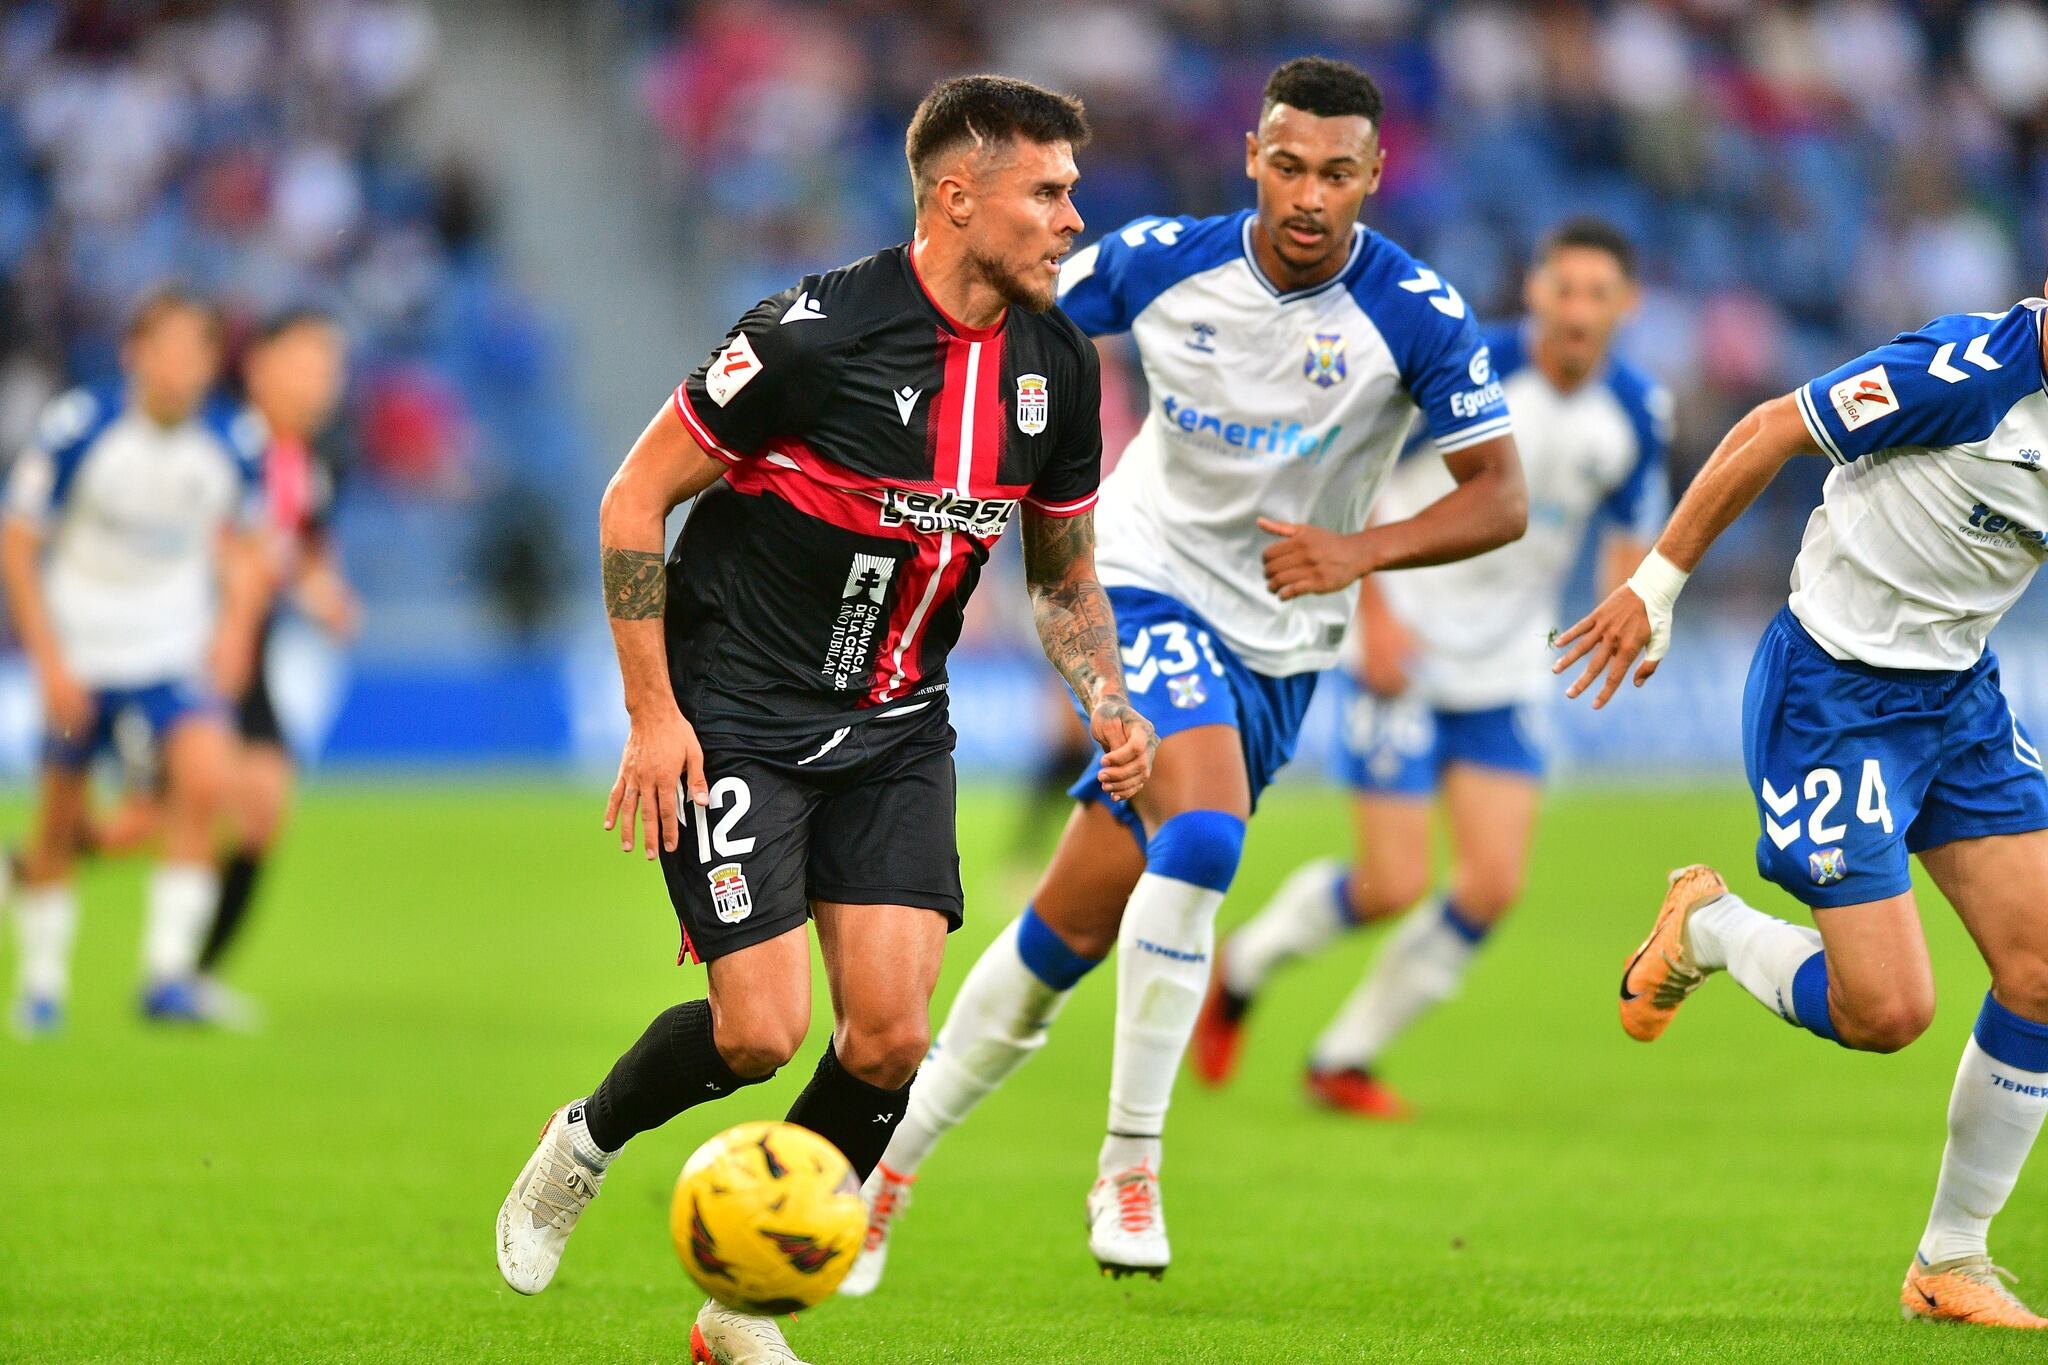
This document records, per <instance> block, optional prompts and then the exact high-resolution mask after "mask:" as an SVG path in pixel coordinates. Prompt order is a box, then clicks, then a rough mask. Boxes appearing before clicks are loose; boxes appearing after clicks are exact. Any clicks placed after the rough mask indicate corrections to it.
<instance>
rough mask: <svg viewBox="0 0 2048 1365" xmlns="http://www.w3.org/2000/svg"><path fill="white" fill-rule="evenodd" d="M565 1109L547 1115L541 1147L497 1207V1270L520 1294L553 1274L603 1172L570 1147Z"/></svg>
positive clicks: (543, 1286) (537, 1289) (544, 1283)
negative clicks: (582, 1159) (583, 1159)
mask: <svg viewBox="0 0 2048 1365" xmlns="http://www.w3.org/2000/svg"><path fill="white" fill-rule="evenodd" d="M569 1109H570V1106H568V1105H563V1106H562V1107H561V1108H560V1109H557V1110H556V1111H555V1112H554V1113H553V1114H552V1115H550V1116H549V1118H548V1122H547V1126H546V1127H545V1128H543V1129H541V1130H540V1146H538V1147H536V1148H534V1149H533V1155H532V1156H531V1157H529V1158H528V1159H527V1162H526V1169H525V1170H523V1171H521V1172H520V1173H519V1178H518V1179H517V1180H515V1181H513V1182H512V1192H511V1193H510V1194H508V1195H506V1196H505V1202H504V1203H503V1204H502V1205H500V1206H499V1208H498V1273H499V1274H500V1275H503V1276H504V1277H505V1283H506V1284H509V1285H511V1286H512V1287H513V1288H514V1289H516V1290H518V1291H519V1292H520V1293H522V1294H538V1293H540V1291H541V1290H543V1289H546V1288H547V1287H548V1281H549V1280H552V1279H553V1278H555V1268H556V1267H557V1266H559V1265H561V1264H562V1248H564V1247H566V1246H567V1245H568V1244H569V1234H570V1233H572V1232H574V1231H575V1230H576V1220H577V1219H578V1218H581V1217H582V1216H583V1210H584V1208H585V1206H587V1205H588V1204H589V1203H590V1201H591V1200H593V1199H595V1198H597V1191H598V1188H599V1187H600V1186H602V1185H603V1184H604V1172H603V1171H598V1170H592V1169H591V1168H590V1167H589V1166H587V1165H585V1164H584V1163H583V1162H582V1161H579V1160H578V1159H577V1157H576V1153H575V1152H574V1151H573V1150H572V1149H571V1148H570V1146H569V1132H568V1125H569V1118H568V1114H569Z"/></svg>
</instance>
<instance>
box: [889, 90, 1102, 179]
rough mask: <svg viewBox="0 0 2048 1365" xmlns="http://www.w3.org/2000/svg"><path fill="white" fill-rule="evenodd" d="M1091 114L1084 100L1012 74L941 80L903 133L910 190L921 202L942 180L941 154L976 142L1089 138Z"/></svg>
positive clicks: (1081, 140) (1077, 140)
mask: <svg viewBox="0 0 2048 1365" xmlns="http://www.w3.org/2000/svg"><path fill="white" fill-rule="evenodd" d="M1088 136H1089V134H1088V113H1087V110H1085V109H1084V108H1082V106H1081V101H1080V100H1078V99H1075V98H1074V97H1073V96H1072V95H1063V94H1061V93H1059V92H1058V91H1057V90H1047V89H1046V88H1045V87H1043V86H1038V85H1033V84H1031V82H1029V81H1020V80H1014V79H1012V78H1010V77H1008V76H955V77H953V78H952V79H951V80H944V81H940V82H939V83H938V84H937V85H935V86H933V87H932V88H931V93H929V94H927V95H926V96H925V97H924V98H923V99H922V100H920V101H919V102H918V106H917V112H916V113H914V114H912V115H911V116H910V129H909V131H908V132H906V133H905V134H904V137H903V154H904V156H905V157H906V158H907V159H908V160H909V162H910V190H911V195H912V197H913V198H914V200H915V201H916V203H917V204H918V206H919V207H922V206H923V205H924V196H925V192H926V191H927V190H929V189H930V188H931V187H932V186H933V185H934V184H936V183H938V181H937V176H936V175H935V174H934V171H935V168H936V166H937V164H938V162H939V160H940V158H941V157H942V156H944V155H945V154H946V153H948V152H952V151H956V150H958V149H959V148H960V146H961V145H962V144H965V143H971V142H977V141H979V142H987V143H997V142H1008V141H1012V140H1015V139H1020V138H1021V139H1023V140H1025V141H1029V142H1065V143H1069V144H1071V145H1072V146H1074V147H1080V146H1082V145H1084V144H1085V143H1086V142H1087V141H1088Z"/></svg>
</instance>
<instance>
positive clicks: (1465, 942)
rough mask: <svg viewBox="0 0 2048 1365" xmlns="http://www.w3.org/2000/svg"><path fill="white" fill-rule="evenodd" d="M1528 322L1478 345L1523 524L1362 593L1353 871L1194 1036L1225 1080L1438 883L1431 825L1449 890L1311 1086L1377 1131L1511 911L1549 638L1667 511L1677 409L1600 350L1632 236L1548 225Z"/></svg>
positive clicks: (1328, 1048)
mask: <svg viewBox="0 0 2048 1365" xmlns="http://www.w3.org/2000/svg"><path fill="white" fill-rule="evenodd" d="M1524 297H1525V299H1526V302H1527V304H1528V308H1529V316H1528V319H1527V320H1526V322H1524V323H1523V324H1522V325H1520V326H1507V327H1499V328H1494V329H1490V330H1489V331H1488V332H1486V333H1485V334H1484V335H1485V337H1486V341H1487V350H1488V352H1489V353H1490V355H1491V356H1492V361H1493V368H1494V372H1495V373H1496V374H1498V375H1499V376H1500V378H1501V382H1502V384H1503V385H1504V386H1505V388H1506V390H1507V399H1508V404H1509V406H1510V407H1511V408H1512V409H1513V410H1514V414H1515V433H1516V444H1517V446H1518V448H1519V449H1520V451H1521V455H1522V468H1523V473H1524V476H1525V478H1526V479H1527V481H1528V486H1529V530H1528V533H1527V534H1526V535H1524V536H1523V537H1522V538H1521V539H1520V540H1518V541H1516V542H1515V543H1514V544H1512V545H1504V546H1502V547H1501V548H1500V549H1498V550H1495V551H1493V552H1492V553H1490V554H1485V555H1480V556H1478V557H1477V558H1475V559H1468V560H1465V561H1463V562H1461V563H1457V564H1444V565H1439V566H1437V567H1435V568H1429V569H1414V570H1411V571H1409V572H1407V573H1399V574H1388V575H1386V576H1384V577H1378V576H1376V577H1374V578H1371V579H1368V580H1367V581H1366V583H1365V585H1364V590H1363V592H1362V593H1361V595H1360V602H1359V606H1360V611H1359V623H1358V629H1357V632H1356V634H1357V635H1358V636H1360V637H1362V641H1361V643H1362V645H1363V653H1364V659H1363V664H1364V667H1363V672H1362V675H1361V676H1360V678H1359V680H1358V681H1356V682H1352V681H1350V680H1349V678H1348V676H1347V673H1346V671H1340V672H1339V675H1338V676H1339V678H1340V679H1343V680H1344V682H1345V683H1346V684H1347V685H1346V686H1345V690H1344V711H1343V716H1344V720H1343V724H1342V726H1341V732H1342V752H1341V755H1340V760H1339V762H1340V767H1341V770H1342V772H1343V774H1344V776H1345V778H1346V780H1347V781H1348V782H1349V784H1350V786H1351V788H1352V790H1353V792H1354V793H1355V797H1354V800H1353V802H1352V807H1353V813H1354V817H1355V820H1354V823H1355V828H1356V830H1357V850H1358V861H1357V863H1356V864H1355V865H1354V866H1352V867H1348V868H1347V867H1344V866H1342V865H1341V864H1339V863H1338V862H1337V861H1336V860H1334V859H1324V860H1320V861H1317V862H1313V863H1310V864H1308V865H1307V866H1306V867H1303V868H1301V869H1300V870H1299V871H1297V872H1296V873H1295V874H1294V875H1293V876H1292V877H1290V878H1289V879H1288V880H1287V881H1286V882H1285V883H1284V884H1283V885H1282V886H1281V887H1280V889H1279V891H1278V892H1277V893H1276V894H1275V895H1274V897H1273V899H1272V900H1271V901H1270V902H1268V903H1267V905H1266V906H1265V907H1264V908H1263V909H1262V910H1260V912H1259V913H1258V914H1257V915H1256V916H1254V917H1253V918H1252V919H1251V920H1250V921H1249V922H1247V923H1246V924H1245V925H1244V926H1243V927H1241V928H1240V929H1238V930H1237V931H1236V932H1235V933H1233V934H1232V935H1231V936H1230V937H1229V939H1228V940H1226V941H1225V942H1224V944H1223V945H1222V947H1221V949H1220V950H1219V953H1218V958H1219V962H1220V967H1219V969H1218V971H1217V973H1216V979H1215V982H1214V984H1213V986H1212V987H1211V990H1210V994H1209V999H1208V1003H1207V1004H1206V1005H1205V1006H1204V1007H1203V1010H1202V1017H1201V1020H1200V1022H1199V1023H1198V1024H1197V1025H1196V1030H1195V1046H1194V1053H1193V1058H1192V1060H1193V1063H1194V1066H1195V1070H1196V1073H1197V1074H1198V1075H1199V1076H1201V1078H1202V1079H1203V1080H1205V1081H1207V1082H1209V1083H1210V1084H1212V1085H1216V1084H1221V1083H1223V1082H1224V1081H1226V1080H1228V1079H1229V1077H1230V1075H1231V1073H1232V1071H1233V1069H1234V1067H1235V1064H1236V1060H1237V1057H1238V1052H1239V1048H1240V1046H1241V1043H1242V1038H1243V1024H1244V1020H1245V1018H1246V1015H1247V1012H1248V1010H1249V1009H1250V1007H1251V1004H1252V1001H1253V999H1254V997H1255V996H1256V995H1258V993H1259V992H1260V991H1261V990H1262V988H1264V987H1265V985H1266V983H1267V981H1268V978H1269V976H1270V974H1271V973H1272V972H1273V970H1274V969H1275V968H1276V967H1278V966H1279V965H1281V964H1282V963H1283V962H1286V961H1289V960H1291V959H1295V958H1300V957H1306V956H1309V955H1311V954H1314V953H1316V952H1319V951H1321V950H1322V949H1323V948H1325V947H1327V946H1329V945H1330V944H1331V943H1334V942H1335V941H1336V940H1337V939H1338V937H1339V936H1340V935H1341V934H1343V933H1344V932H1345V931H1346V930H1348V929H1351V928H1353V927H1356V926H1358V925H1362V924H1372V923H1378V922H1383V921H1385V920H1388V919H1391V918H1393V917H1394V916H1397V915H1401V914H1403V912H1406V911H1408V910H1409V908H1410V907H1411V906H1417V902H1420V901H1422V900H1423V897H1424V893H1425V892H1427V891H1428V889H1429V878H1430V830H1429V823H1430V811H1431V808H1432V806H1433V805H1435V803H1436V800H1437V798H1438V797H1439V796H1440V797H1441V798H1442V801H1443V806H1444V813H1445V825H1446V828H1447V829H1448V831H1449V835H1450V843H1451V864H1450V868H1449V876H1448V879H1447V880H1446V882H1445V884H1444V886H1443V888H1442V890H1441V891H1440V892H1439V893H1438V894H1437V895H1436V896H1434V897H1433V898H1431V899H1430V900H1429V901H1428V902H1427V903H1425V904H1422V905H1420V906H1419V907H1417V908H1416V909H1415V910H1414V912H1413V913H1412V914H1409V915H1408V916H1407V918H1406V919H1405V920H1404V921H1403V922H1402V924H1401V926H1400V928H1398V929H1397V930H1395V931H1394V932H1393V933H1392V934H1391V935H1390V936H1389V938H1388V939H1387V941H1386V942H1385V944H1383V945H1382V947H1381V948H1380V951H1379V955H1378V957H1377V958H1376V960H1375V961H1374V964H1373V967H1372V969H1371V971H1370V972H1368V973H1367V975H1366V978H1365V980H1364V981H1363V982H1361V983H1360V984H1359V986H1358V988H1357V989H1356V990H1355V991H1353V992H1352V995H1351V998H1350V999H1349V1000H1347V1001H1346V1002H1345V1004H1344V1007H1343V1009H1342V1010H1341V1011H1339V1013H1338V1015H1337V1017H1336V1018H1335V1019H1334V1020H1332V1021H1331V1023H1330V1026H1329V1027H1328V1028H1327V1029H1326V1030H1324V1032H1323V1034H1322V1036H1321V1037H1320V1038H1318V1039H1317V1040H1316V1044H1315V1049H1314V1051H1313V1053H1312V1054H1311V1056H1310V1058H1309V1064H1308V1071H1307V1077H1306V1085H1307V1090H1308V1093H1309V1096H1310V1097H1311V1098H1312V1099H1313V1100H1315V1101H1316V1102H1317V1103H1320V1104H1324V1105H1327V1106H1329V1107H1332V1108H1337V1109H1341V1110H1344V1111H1346V1112H1350V1113H1356V1114H1362V1115H1366V1116H1369V1117H1376V1118H1397V1117H1401V1116H1403V1115H1405V1114H1406V1113H1407V1106H1406V1104H1405V1103H1404V1102H1403V1101H1402V1100H1401V1098H1400V1096H1399V1095H1398V1094H1396V1093H1395V1091H1394V1090H1393V1088H1392V1087H1391V1086H1389V1085H1388V1084H1387V1083H1386V1082H1385V1080H1384V1078H1382V1077H1381V1076H1380V1075H1378V1074H1377V1070H1376V1063H1377V1061H1378V1059H1379V1057H1380V1055H1381V1054H1382V1053H1383V1052H1384V1051H1385V1050H1386V1048H1387V1047H1389V1046H1390V1045H1391V1044H1392V1043H1393V1042H1394V1040H1395V1039H1396V1038H1398V1037H1399V1036H1400V1035H1401V1034H1402V1033H1403V1032H1404V1031H1405V1030H1406V1029H1408V1028H1409V1027H1410V1026H1411V1025H1412V1024H1414V1023H1415V1021H1416V1020H1417V1019H1419V1018H1420V1017H1421V1016H1422V1015H1423V1014H1424V1013H1425V1012H1426V1011H1427V1010H1429V1009H1430V1008H1431V1007H1433V1006H1434V1005H1436V1004H1438V1003H1439V1002H1441V1001H1443V1000H1445V999H1447V998H1449V997H1450V996H1451V995H1452V994H1453V993H1454V992H1455V991H1456V990H1457V988H1458V985H1459V983H1460V982H1461V981H1462V980H1463V978H1464V975H1465V973H1466V971H1467V970H1468V969H1469V967H1470V966H1471V963H1472V961H1473V959H1474V957H1475V956H1476V954H1477V953H1478V950H1479V945H1480V944H1481V942H1482V941H1483V940H1484V939H1485V938H1486V936H1487V935H1488V934H1489V933H1490V932H1491V931H1492V930H1493V928H1494V926H1495V925H1497V924H1498V923H1499V922H1500V920H1501V918H1502V917H1503V916H1504V915H1506V914H1507V912H1508V910H1509V909H1510V908H1511V907H1512V906H1513V905H1514V903H1515V902H1516V900H1517V899H1519V898H1520V895H1521V889H1522V879H1523V872H1524V869H1525V868H1526V866H1527V864H1528V857H1529V845H1530V842H1531V840H1532V838H1533V836H1534V834H1535V830H1536V816H1537V809H1538V806H1539V804H1540V801H1541V795H1542V788H1543V775H1544V769H1545V764H1546V755H1545V744H1544V739H1543V735H1544V731H1545V725H1544V721H1543V716H1542V708H1543V705H1544V703H1545V701H1546V700H1547V694H1548V692H1549V690H1550V668H1549V665H1550V651H1549V649H1548V648H1547V647H1546V644H1545V638H1544V637H1545V632H1546V629H1547V626H1548V624H1549V623H1551V622H1554V621H1556V620H1557V613H1558V610H1559V606H1560V603H1561V599H1562V598H1563V595H1564V589H1565V582H1566V579H1567V578H1568V577H1569V576H1570V574H1571V572H1572V568H1573V566H1574V564H1575V563H1576V561H1577V560H1578V557H1579V554H1580V549H1581V546H1582V545H1583V544H1584V543H1585V542H1586V540H1587V538H1588V535H1589V533H1591V534H1593V535H1595V536H1597V538H1598V541H1599V549H1600V551H1601V554H1600V559H1601V567H1600V573H1601V578H1602V580H1603V586H1602V587H1601V589H1600V592H1601V595H1602V596H1604V595H1605V594H1606V593H1607V591H1608V590H1610V589H1612V588H1613V587H1615V586H1616V585H1618V584H1620V583H1621V582H1622V581H1623V580H1625V579H1626V578H1627V577H1628V576H1629V574H1630V573H1632V572H1633V571H1634V570H1635V567H1636V565H1637V564H1638V563H1640V562H1641V560H1642V558H1643V556H1644V554H1645V553H1647V551H1648V550H1649V546H1650V540H1651V539H1652V538H1653V537H1654V536H1655V535H1656V533H1657V529H1658V527H1659V526H1661V525H1662V523H1663V520H1664V516H1665V513H1666V512H1667V511H1668V510H1669V493H1668V492H1667V489H1666V481H1665V474H1664V453H1665V447H1666V445H1667V443H1668V440H1669V434H1668V427H1669V425H1670V408H1671V400H1670V396H1669V394H1668V393H1667V392H1666V391H1665V390H1664V389H1663V387H1662V386H1661V385H1659V384H1657V383H1656V382H1655V381H1654V380H1652V379H1651V378H1650V377H1649V376H1648V375H1647V374H1645V373H1644V372H1643V371H1641V370H1639V369H1637V368H1636V367H1635V366H1633V365H1631V364H1629V363H1628V362H1627V361H1626V360H1623V359H1621V358H1620V357H1618V356H1615V355H1612V354H1611V353H1610V350H1609V346H1610V342H1611V341H1612V339H1613V336H1614V333H1615V330H1616V328H1618V327H1619V326H1620V325H1621V323H1622V322H1623V320H1624V319H1625V318H1626V317H1627V316H1628V315H1629V313H1630V312H1631V311H1632V310H1633V308H1634V306H1635V301H1636V286H1635V262H1634V252H1633V250H1632V249H1631V247H1630V245H1629V243H1628V239H1627V238H1625V237H1623V236H1622V235H1621V234H1620V233H1619V232H1618V231H1616V230H1615V229H1614V228H1613V227H1612V226H1610V225H1608V224H1606V223H1602V222H1599V221H1598V220H1594V219H1575V220H1572V221H1570V222H1567V223H1564V224H1562V225H1560V226H1559V227H1558V228H1556V229H1555V230H1554V231H1552V232H1551V233H1550V234H1549V235H1548V236H1547V237H1546V238H1545V239H1544V241H1543V243H1542V245H1541V246H1540V247H1539V249H1538V251H1537V253H1536V260H1535V264H1534V267H1533V268H1532V269H1531V270H1530V272H1529V276H1528V279H1527V281H1526V285H1525V289H1524ZM1449 487H1450V477H1449V475H1448V474H1446V473H1445V471H1444V467H1443V462H1442V461H1441V460H1438V459H1434V458H1431V457H1430V456H1428V455H1427V454H1426V453H1421V454H1417V455H1416V456H1414V457H1411V458H1409V459H1405V460H1404V461H1403V462H1402V463H1401V465H1400V467H1399V468H1398V469H1396V471H1395V473H1394V476H1393V479H1392V480H1391V481H1390V482H1389V484H1388V487H1387V493H1386V496H1384V497H1382V498H1381V499H1380V503H1379V505H1378V507H1376V508H1375V509H1374V512H1373V515H1374V517H1375V518H1376V519H1386V518H1390V517H1399V516H1404V515H1408V514H1410V513H1412V512H1413V511H1415V510H1417V509H1420V508H1422V507H1424V506H1427V505H1428V504H1429V503H1430V502H1432V501H1434V500H1435V499H1436V498H1438V497H1440V496H1442V494H1443V492H1444V491H1445V490H1446V489H1448V488H1449Z"/></svg>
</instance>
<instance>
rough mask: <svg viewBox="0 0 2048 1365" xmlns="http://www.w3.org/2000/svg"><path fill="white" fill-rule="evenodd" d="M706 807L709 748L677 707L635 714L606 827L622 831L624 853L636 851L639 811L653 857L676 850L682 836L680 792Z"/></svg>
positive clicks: (606, 814) (608, 805)
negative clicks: (700, 740)
mask: <svg viewBox="0 0 2048 1365" xmlns="http://www.w3.org/2000/svg"><path fill="white" fill-rule="evenodd" d="M679 790H681V791H685V792H687V793H688V794H689V799H690V801H691V802H693V803H694V804H696V805H698V806H702V805H704V804H705V802H706V801H707V800H708V799H709V797H708V796H707V795H706V789H705V786H704V748H703V746H702V745H701V744H699V743H698V742H697V732H696V731H695V730H693V729H691V728H690V722H688V721H686V720H684V719H683V713H682V712H681V711H679V710H677V709H675V708H674V707H670V708H669V709H668V710H666V711H661V712H656V713H655V714H653V715H649V716H635V717H634V718H633V720H632V728H631V729H630V730H628V731H627V734H626V748H625V752H624V753H622V754H620V755H619V777H618V780H617V781H616V782H614V783H612V794H611V799H610V800H608V801H606V802H605V807H604V827H605V828H606V829H612V828H614V827H616V828H617V829H618V831H619V852H621V853H630V852H632V851H633V824H634V818H635V816H636V815H637V816H638V817H639V819H640V821H641V823H642V824H643V825H644V826H645V827H646V831H647V838H646V840H645V846H646V849H647V856H648V857H649V858H650V859H652V858H653V857H654V856H655V853H656V850H657V849H667V850H668V851H669V852H671V853H673V852H675V849H676V843H677V841H678V839H679V838H680V829H679V826H678V821H679V819H680V817H681V811H680V809H679V807H678V805H677V792H678V791H679Z"/></svg>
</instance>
